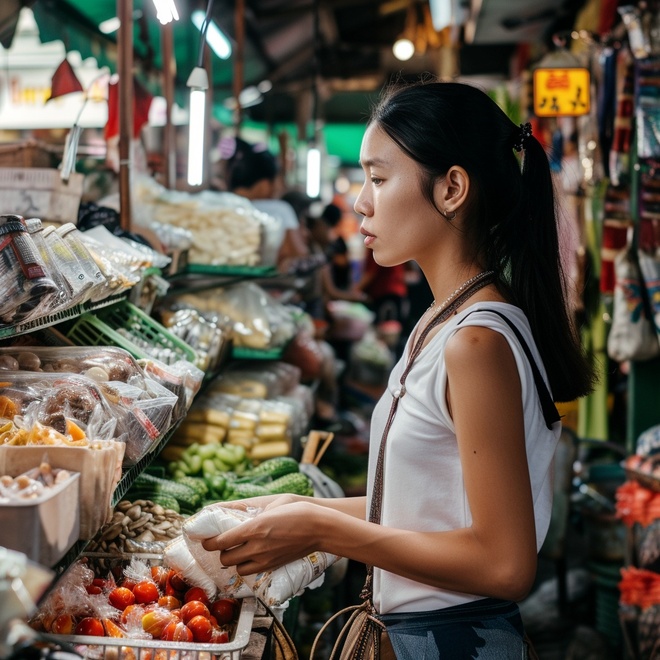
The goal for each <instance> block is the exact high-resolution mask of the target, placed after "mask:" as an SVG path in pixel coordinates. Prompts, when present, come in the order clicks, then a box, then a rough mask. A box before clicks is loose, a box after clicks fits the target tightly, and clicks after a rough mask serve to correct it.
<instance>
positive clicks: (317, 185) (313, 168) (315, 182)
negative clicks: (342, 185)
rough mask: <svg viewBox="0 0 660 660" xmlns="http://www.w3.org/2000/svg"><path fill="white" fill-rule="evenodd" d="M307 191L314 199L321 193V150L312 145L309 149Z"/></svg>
mask: <svg viewBox="0 0 660 660" xmlns="http://www.w3.org/2000/svg"><path fill="white" fill-rule="evenodd" d="M306 193H307V196H308V197H311V198H312V199H314V198H316V197H318V196H319V195H320V194H321V150H320V149H318V148H317V147H310V148H309V149H308V151H307V184H306Z"/></svg>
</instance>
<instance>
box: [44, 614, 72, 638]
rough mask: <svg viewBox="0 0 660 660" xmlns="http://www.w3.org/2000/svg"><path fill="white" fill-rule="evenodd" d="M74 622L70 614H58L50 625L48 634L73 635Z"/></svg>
mask: <svg viewBox="0 0 660 660" xmlns="http://www.w3.org/2000/svg"><path fill="white" fill-rule="evenodd" d="M75 628H76V622H75V620H74V618H73V617H72V616H71V615H70V614H60V615H59V616H58V617H57V618H56V619H55V620H54V621H53V623H52V624H51V626H50V632H53V633H55V634H57V635H73V631H74V630H75Z"/></svg>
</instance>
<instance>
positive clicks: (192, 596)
mask: <svg viewBox="0 0 660 660" xmlns="http://www.w3.org/2000/svg"><path fill="white" fill-rule="evenodd" d="M191 600H199V601H201V602H202V603H204V605H207V606H208V605H209V597H208V596H207V595H206V591H204V589H202V588H201V587H190V589H188V591H186V593H185V595H184V597H183V602H184V603H189V602H190V601H191Z"/></svg>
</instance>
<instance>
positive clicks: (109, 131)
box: [105, 78, 154, 140]
mask: <svg viewBox="0 0 660 660" xmlns="http://www.w3.org/2000/svg"><path fill="white" fill-rule="evenodd" d="M153 98H154V97H153V96H152V95H151V94H150V93H149V91H148V90H147V89H145V88H144V87H143V86H142V85H141V84H140V83H139V82H138V81H137V80H136V79H135V78H133V137H134V138H136V137H138V135H140V131H141V130H142V127H143V126H144V125H145V124H146V123H147V121H148V120H149V108H150V107H151V102H152V101H153ZM116 135H119V82H111V83H110V84H109V85H108V122H107V123H106V125H105V139H106V140H110V139H111V138H113V137H115V136H116Z"/></svg>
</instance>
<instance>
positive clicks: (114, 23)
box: [99, 16, 121, 34]
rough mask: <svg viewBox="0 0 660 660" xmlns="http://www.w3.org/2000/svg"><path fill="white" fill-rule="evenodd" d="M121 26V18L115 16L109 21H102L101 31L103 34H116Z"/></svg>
mask: <svg viewBox="0 0 660 660" xmlns="http://www.w3.org/2000/svg"><path fill="white" fill-rule="evenodd" d="M120 25H121V21H120V20H119V17H117V16H113V17H112V18H109V19H108V20H107V21H102V22H101V23H99V30H101V32H103V34H112V33H113V32H116V31H117V30H118V29H119V26H120Z"/></svg>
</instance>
